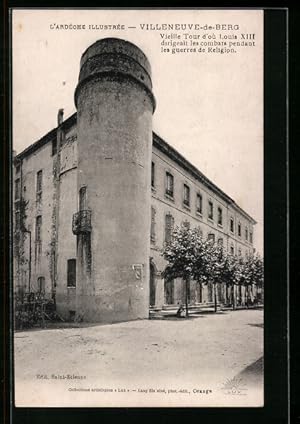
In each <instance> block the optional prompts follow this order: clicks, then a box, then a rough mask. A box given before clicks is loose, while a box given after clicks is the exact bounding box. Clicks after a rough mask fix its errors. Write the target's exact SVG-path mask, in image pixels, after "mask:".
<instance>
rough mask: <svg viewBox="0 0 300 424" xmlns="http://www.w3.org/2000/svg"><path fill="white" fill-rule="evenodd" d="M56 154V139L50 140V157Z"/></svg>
mask: <svg viewBox="0 0 300 424" xmlns="http://www.w3.org/2000/svg"><path fill="white" fill-rule="evenodd" d="M56 153H57V138H55V139H54V140H52V156H54V155H56Z"/></svg>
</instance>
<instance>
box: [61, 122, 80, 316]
mask: <svg viewBox="0 0 300 424" xmlns="http://www.w3.org/2000/svg"><path fill="white" fill-rule="evenodd" d="M59 184H60V189H59V208H58V222H57V235H58V240H57V281H56V284H57V286H56V305H57V311H58V313H59V314H60V315H61V316H63V317H65V318H66V319H67V318H69V317H70V316H71V314H72V312H71V311H76V282H77V281H75V286H74V287H72V286H70V285H68V281H67V264H68V260H70V259H75V260H76V255H77V250H76V236H75V235H74V234H73V232H72V217H73V214H74V213H75V212H76V211H77V203H78V199H77V143H76V128H72V129H71V130H70V131H68V132H67V133H66V134H65V141H64V143H63V145H62V148H61V152H60V172H59ZM76 280H77V275H76Z"/></svg>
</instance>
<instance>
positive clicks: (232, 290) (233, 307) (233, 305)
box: [231, 284, 235, 310]
mask: <svg viewBox="0 0 300 424" xmlns="http://www.w3.org/2000/svg"><path fill="white" fill-rule="evenodd" d="M231 296H232V297H231V300H232V309H233V310H234V309H235V298H234V284H232V286H231Z"/></svg>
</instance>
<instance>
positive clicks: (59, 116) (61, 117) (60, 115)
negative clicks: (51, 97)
mask: <svg viewBox="0 0 300 424" xmlns="http://www.w3.org/2000/svg"><path fill="white" fill-rule="evenodd" d="M63 120H64V110H63V109H59V110H58V114H57V126H58V127H59V126H60V125H61V124H62V123H63Z"/></svg>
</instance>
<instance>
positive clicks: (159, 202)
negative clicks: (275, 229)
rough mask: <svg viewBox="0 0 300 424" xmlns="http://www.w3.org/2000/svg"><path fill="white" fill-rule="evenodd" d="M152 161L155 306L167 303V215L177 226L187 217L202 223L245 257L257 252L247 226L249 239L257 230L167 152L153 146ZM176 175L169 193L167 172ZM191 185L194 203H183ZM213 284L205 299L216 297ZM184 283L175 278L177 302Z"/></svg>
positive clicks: (205, 289) (193, 297) (194, 293)
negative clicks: (198, 204) (199, 200)
mask: <svg viewBox="0 0 300 424" xmlns="http://www.w3.org/2000/svg"><path fill="white" fill-rule="evenodd" d="M152 161H153V162H154V164H155V178H154V187H153V188H152V202H151V205H152V208H153V209H154V211H155V218H154V222H155V224H154V225H155V238H154V240H153V238H152V240H151V251H150V257H151V261H152V263H153V264H154V265H155V269H156V274H155V277H156V278H155V283H154V284H155V306H157V307H162V306H163V304H164V303H165V301H166V299H165V289H164V285H165V282H164V280H163V279H162V278H161V272H162V271H163V270H164V268H165V266H166V262H165V260H164V259H163V257H162V255H161V250H162V248H163V246H164V244H165V216H166V215H167V214H171V215H172V217H173V218H174V226H175V227H176V226H181V224H182V223H183V222H184V221H188V222H189V223H190V227H191V228H195V227H200V229H201V231H202V233H203V237H204V238H207V237H208V235H209V234H214V235H215V241H216V242H217V241H218V240H219V239H223V246H224V247H225V248H226V249H227V251H228V252H230V248H231V246H233V248H234V254H239V253H241V255H242V256H243V257H245V256H246V255H247V254H250V252H253V244H251V243H250V242H249V241H246V240H245V228H246V226H247V228H248V239H249V233H250V231H251V232H252V234H253V224H252V223H251V222H250V220H248V219H247V218H246V217H245V216H243V215H242V214H241V213H239V212H238V211H237V210H236V209H235V208H234V207H232V206H230V205H228V203H226V202H225V201H224V200H223V199H222V198H221V197H220V196H218V195H217V194H216V193H214V192H213V191H212V190H210V189H209V188H208V187H207V186H206V185H205V184H203V183H201V182H200V181H198V180H196V178H194V177H193V176H191V175H190V174H189V173H188V172H187V171H185V170H184V169H183V168H182V167H181V166H179V165H178V164H177V163H176V162H175V161H173V160H172V159H170V158H169V157H168V156H167V155H166V154H164V153H163V152H161V151H160V150H158V149H157V148H155V147H153V154H152ZM167 172H168V173H170V174H171V175H173V177H174V196H173V198H172V197H170V196H168V195H167V194H166V173H167ZM184 184H186V185H187V186H188V187H189V188H190V206H189V207H187V206H186V205H184V204H183V190H184V189H183V186H184ZM197 193H200V194H201V196H202V214H199V213H198V212H197V211H196V197H197ZM209 201H211V202H212V203H213V210H214V213H213V219H210V218H209V217H208V202H209ZM218 208H221V209H222V225H219V224H218V222H217V217H218V214H217V212H218ZM231 217H233V218H234V232H231V231H230V218H231ZM239 222H240V223H241V237H239V236H238V223H239ZM197 290H199V287H198V286H197V283H196V282H191V287H190V293H191V295H190V296H191V303H195V302H197V301H198V300H199V295H198V293H197ZM211 290H212V289H211V287H210V286H205V285H204V286H202V303H207V302H210V301H212V294H211ZM184 292H185V287H184V283H183V282H182V281H180V280H179V279H177V280H176V281H174V304H178V303H181V302H183V301H184V297H185V295H184Z"/></svg>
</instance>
